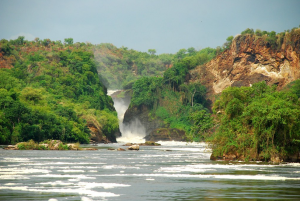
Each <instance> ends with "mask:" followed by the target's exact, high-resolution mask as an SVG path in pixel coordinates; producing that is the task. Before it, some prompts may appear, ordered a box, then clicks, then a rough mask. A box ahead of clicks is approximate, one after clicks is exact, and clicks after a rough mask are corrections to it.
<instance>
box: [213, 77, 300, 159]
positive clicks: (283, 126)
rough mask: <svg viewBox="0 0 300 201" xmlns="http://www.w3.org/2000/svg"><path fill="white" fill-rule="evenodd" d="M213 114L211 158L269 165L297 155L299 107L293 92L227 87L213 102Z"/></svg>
mask: <svg viewBox="0 0 300 201" xmlns="http://www.w3.org/2000/svg"><path fill="white" fill-rule="evenodd" d="M297 83H298V81H297ZM294 86H295V85H294ZM294 89H296V86H295V87H294ZM297 90H298V91H299V88H297ZM214 112H215V113H216V114H217V118H218V120H219V128H218V130H217V132H216V133H215V136H214V137H212V138H211V143H212V146H213V155H214V156H223V154H234V155H236V156H238V158H240V159H246V160H266V161H269V160H271V159H272V158H273V159H274V158H277V157H278V158H280V159H286V158H287V157H288V156H290V155H293V154H295V153H298V152H299V151H300V150H299V147H300V122H299V119H300V106H299V100H298V97H297V95H296V94H295V93H293V90H291V91H281V92H278V91H275V88H274V87H269V86H267V85H266V84H265V82H260V83H257V84H254V85H253V86H252V87H241V88H235V87H229V88H227V89H225V90H224V91H223V92H222V95H221V97H220V99H219V100H217V101H216V102H215V104H214Z"/></svg>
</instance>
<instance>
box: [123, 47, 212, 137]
mask: <svg viewBox="0 0 300 201" xmlns="http://www.w3.org/2000/svg"><path fill="white" fill-rule="evenodd" d="M215 55H216V50H215V49H212V48H206V49H203V50H200V51H196V50H195V49H193V48H189V49H188V50H185V49H181V50H179V51H178V52H177V53H176V54H175V58H176V60H175V61H174V64H173V67H172V68H169V69H168V70H166V71H165V73H164V75H163V77H143V78H141V79H139V80H137V81H136V82H135V83H134V84H133V86H132V90H133V95H132V99H131V103H130V106H129V107H142V106H146V107H147V108H148V109H149V110H150V111H151V112H150V115H151V116H152V118H158V119H160V120H162V121H163V122H164V123H165V126H166V127H169V128H176V129H180V130H183V131H185V132H186V135H187V137H188V138H189V139H191V140H195V141H199V140H202V139H203V138H204V136H205V135H206V133H208V132H209V129H210V128H211V127H212V125H213V123H212V118H211V117H210V114H209V111H208V109H207V108H205V107H204V105H205V104H206V99H205V93H206V89H205V87H204V86H203V85H201V84H199V83H187V80H186V75H187V73H188V71H189V70H190V69H193V68H195V67H196V66H198V65H202V64H204V63H206V62H208V61H209V60H211V59H212V58H213V57H214V56H215ZM195 124H197V126H195Z"/></svg>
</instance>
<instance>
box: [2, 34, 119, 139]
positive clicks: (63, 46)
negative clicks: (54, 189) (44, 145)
mask: <svg viewBox="0 0 300 201" xmlns="http://www.w3.org/2000/svg"><path fill="white" fill-rule="evenodd" d="M92 47H93V46H92V45H90V44H85V43H76V44H73V39H72V38H68V39H65V42H64V43H62V42H61V41H51V40H50V39H44V40H40V39H38V38H36V39H35V40H34V41H26V40H24V37H22V36H20V37H19V38H18V39H16V40H10V41H7V40H5V39H2V40H1V41H0V68H1V69H0V133H1V135H0V144H10V143H12V144H15V143H17V142H20V141H27V140H30V139H33V140H35V141H37V142H40V141H43V140H47V139H56V140H61V141H64V142H80V143H89V141H90V139H92V140H94V141H96V142H108V141H112V142H114V141H116V135H118V132H119V131H118V130H119V129H118V120H117V114H116V112H115V109H114V107H113V101H112V99H111V98H110V97H109V96H107V95H106V93H107V92H106V88H105V86H104V85H103V84H102V83H101V82H100V81H99V77H98V73H97V69H96V62H95V60H94V58H93V57H94V55H93V51H92Z"/></svg>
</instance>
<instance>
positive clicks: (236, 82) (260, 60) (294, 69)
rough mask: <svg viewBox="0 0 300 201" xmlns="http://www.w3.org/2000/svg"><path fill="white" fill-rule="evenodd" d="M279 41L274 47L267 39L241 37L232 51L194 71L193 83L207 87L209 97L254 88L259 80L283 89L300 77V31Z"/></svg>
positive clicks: (251, 36) (235, 40) (232, 45)
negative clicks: (228, 88)
mask: <svg viewBox="0 0 300 201" xmlns="http://www.w3.org/2000/svg"><path fill="white" fill-rule="evenodd" d="M277 40H281V42H280V43H279V44H277V47H274V45H273V46H272V45H271V44H270V43H269V42H268V41H267V40H266V36H261V37H258V36H256V35H249V34H247V35H238V36H236V37H235V38H234V40H233V42H232V44H231V47H230V49H228V50H226V51H224V52H223V53H221V54H220V55H218V56H217V57H216V58H215V59H213V60H211V61H210V62H208V63H207V64H206V65H204V66H198V67H197V68H195V69H193V70H191V71H190V76H191V79H190V82H200V83H202V84H204V85H205V86H206V87H207V89H208V93H209V95H213V94H218V93H220V92H222V91H223V90H224V89H225V88H226V87H229V86H237V87H240V86H251V85H252V84H254V83H256V82H259V81H266V83H267V84H268V85H273V84H276V85H277V86H278V89H281V88H282V87H284V86H285V85H287V84H288V83H290V82H292V81H294V80H296V79H299V78H300V62H299V59H300V28H298V29H296V30H293V32H291V33H286V34H285V36H284V37H282V38H278V39H277ZM277 43H278V41H277Z"/></svg>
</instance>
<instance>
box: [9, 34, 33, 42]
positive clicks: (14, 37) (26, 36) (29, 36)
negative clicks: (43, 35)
mask: <svg viewBox="0 0 300 201" xmlns="http://www.w3.org/2000/svg"><path fill="white" fill-rule="evenodd" d="M19 36H24V37H25V40H29V41H32V40H34V39H35V36H34V35H32V34H30V33H24V32H20V33H18V34H17V35H13V36H11V37H10V38H9V39H10V40H14V39H17V38H18V37H19Z"/></svg>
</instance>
